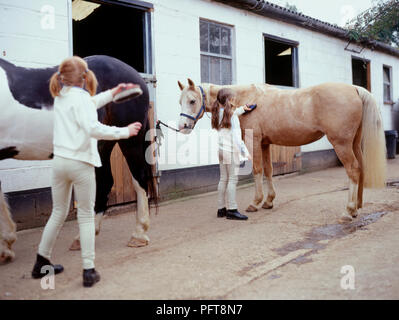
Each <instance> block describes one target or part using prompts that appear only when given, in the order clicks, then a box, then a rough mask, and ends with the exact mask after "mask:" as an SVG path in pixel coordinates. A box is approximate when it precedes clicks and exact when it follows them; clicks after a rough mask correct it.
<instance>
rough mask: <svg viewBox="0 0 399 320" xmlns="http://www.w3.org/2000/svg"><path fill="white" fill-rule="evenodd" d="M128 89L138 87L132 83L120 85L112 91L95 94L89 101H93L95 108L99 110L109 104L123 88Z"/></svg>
mask: <svg viewBox="0 0 399 320" xmlns="http://www.w3.org/2000/svg"><path fill="white" fill-rule="evenodd" d="M129 87H138V85H135V84H133V83H120V84H118V85H117V86H116V87H114V88H112V89H109V90H106V91H103V92H101V93H99V94H96V95H95V96H93V97H91V99H92V100H93V102H94V105H95V106H96V108H97V109H100V108H102V107H104V106H105V105H106V104H108V103H110V102H111V101H112V99H113V98H114V96H115V95H116V94H117V93H119V92H120V91H121V90H122V89H123V88H129Z"/></svg>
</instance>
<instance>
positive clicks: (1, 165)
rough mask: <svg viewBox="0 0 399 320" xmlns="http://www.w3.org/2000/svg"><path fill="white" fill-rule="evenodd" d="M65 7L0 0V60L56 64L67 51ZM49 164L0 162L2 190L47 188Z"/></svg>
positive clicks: (62, 1) (47, 0)
mask: <svg viewBox="0 0 399 320" xmlns="http://www.w3.org/2000/svg"><path fill="white" fill-rule="evenodd" d="M69 6H70V1H68V0H0V58H3V59H6V60H8V61H10V62H12V63H14V64H16V65H18V66H23V67H34V68H43V67H49V66H54V65H57V64H59V63H60V61H61V60H63V59H64V58H65V57H67V56H68V55H69V52H70V49H71V48H70V37H69V20H70V18H69ZM52 13H54V16H52ZM50 165H51V160H49V161H21V160H12V159H9V160H3V161H0V181H1V187H2V190H3V191H4V192H11V191H21V190H29V189H36V188H44V187H49V186H50V177H51V168H50Z"/></svg>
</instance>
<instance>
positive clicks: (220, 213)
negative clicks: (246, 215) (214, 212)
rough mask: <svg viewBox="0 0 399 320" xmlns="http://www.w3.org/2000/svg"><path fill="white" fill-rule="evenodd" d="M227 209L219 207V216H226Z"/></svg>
mask: <svg viewBox="0 0 399 320" xmlns="http://www.w3.org/2000/svg"><path fill="white" fill-rule="evenodd" d="M226 213H227V210H226V208H223V209H218V218H224V217H225V216H226Z"/></svg>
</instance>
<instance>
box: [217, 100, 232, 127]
mask: <svg viewBox="0 0 399 320" xmlns="http://www.w3.org/2000/svg"><path fill="white" fill-rule="evenodd" d="M232 115H233V108H232V106H231V103H230V101H229V100H226V103H225V105H224V110H223V118H222V121H221V122H220V128H226V129H230V128H231V116H232Z"/></svg>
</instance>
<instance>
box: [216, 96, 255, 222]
mask: <svg viewBox="0 0 399 320" xmlns="http://www.w3.org/2000/svg"><path fill="white" fill-rule="evenodd" d="M233 98H234V92H233V91H232V90H230V89H227V88H224V89H221V90H219V92H218V95H217V99H216V101H215V103H214V105H213V106H212V128H213V129H216V130H217V131H218V139H219V167H220V181H219V185H218V213H217V216H218V217H226V218H227V219H235V220H247V219H248V217H247V216H245V215H243V214H241V213H240V212H238V210H237V203H236V186H237V181H238V178H237V176H238V171H239V166H240V158H242V159H249V158H250V155H249V152H248V149H247V147H246V146H245V144H244V142H243V141H242V138H241V128H240V120H239V119H238V116H239V115H242V114H243V113H245V112H249V111H251V110H252V109H251V108H249V107H247V106H246V105H245V106H241V107H239V108H236V109H235V110H233V106H232V104H231V100H232V99H233ZM226 198H227V206H226V202H225V200H226ZM226 207H227V209H226Z"/></svg>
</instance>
